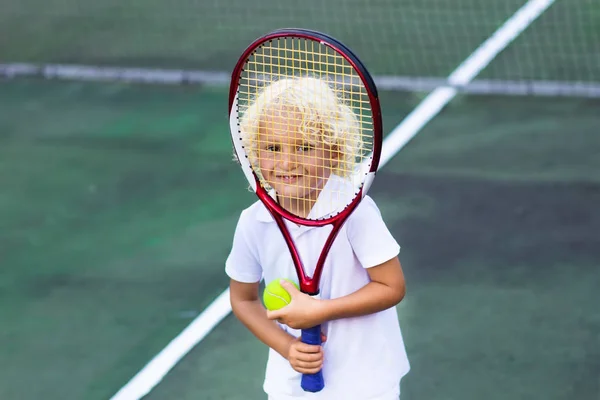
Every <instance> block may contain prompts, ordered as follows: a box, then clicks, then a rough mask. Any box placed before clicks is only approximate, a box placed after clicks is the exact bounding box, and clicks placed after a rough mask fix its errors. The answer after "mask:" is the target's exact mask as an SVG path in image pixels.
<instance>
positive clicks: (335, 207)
mask: <svg viewBox="0 0 600 400" xmlns="http://www.w3.org/2000/svg"><path fill="white" fill-rule="evenodd" d="M356 190H358V189H356V188H352V182H350V181H349V180H348V179H344V178H342V177H340V176H337V175H331V176H330V177H329V179H328V180H327V183H326V184H325V187H323V190H322V191H321V194H320V195H319V198H318V199H317V201H316V203H315V205H314V206H313V209H312V211H311V213H310V214H309V217H311V216H312V215H311V214H313V212H314V211H315V210H321V214H323V215H324V216H325V217H327V218H328V217H332V216H333V215H335V214H337V213H339V212H341V211H342V210H343V209H344V207H346V206H347V205H348V204H350V202H351V201H352V199H353V198H354V195H355V192H356ZM269 195H271V197H273V198H275V191H273V190H271V191H270V192H269ZM329 199H331V200H332V201H329ZM256 219H257V220H258V221H260V222H274V219H273V216H272V215H271V213H270V212H269V210H267V208H266V207H265V205H264V204H262V203H261V204H260V208H259V209H258V212H257V213H256Z"/></svg>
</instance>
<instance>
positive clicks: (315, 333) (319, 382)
mask: <svg viewBox="0 0 600 400" xmlns="http://www.w3.org/2000/svg"><path fill="white" fill-rule="evenodd" d="M302 342H304V343H306V344H316V345H318V346H320V345H321V325H317V326H314V327H312V328H309V329H302ZM300 386H301V387H302V389H304V391H306V392H312V393H315V392H319V391H321V390H322V389H323V388H324V387H325V381H323V371H322V370H321V371H319V372H317V373H316V374H303V375H302V381H301V383H300Z"/></svg>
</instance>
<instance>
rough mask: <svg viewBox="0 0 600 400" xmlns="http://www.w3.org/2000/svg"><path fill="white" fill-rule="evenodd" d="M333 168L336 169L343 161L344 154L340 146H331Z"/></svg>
mask: <svg viewBox="0 0 600 400" xmlns="http://www.w3.org/2000/svg"><path fill="white" fill-rule="evenodd" d="M330 151H331V168H336V167H337V166H338V164H339V163H340V160H341V159H342V152H341V151H340V150H339V146H331V150H330Z"/></svg>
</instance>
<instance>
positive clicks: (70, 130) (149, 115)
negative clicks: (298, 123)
mask: <svg viewBox="0 0 600 400" xmlns="http://www.w3.org/2000/svg"><path fill="white" fill-rule="evenodd" d="M526 4H527V5H528V6H537V10H538V12H537V13H535V14H527V17H526V18H524V19H523V21H524V22H522V24H521V27H524V28H525V29H524V30H523V32H521V33H517V34H516V35H515V38H514V40H510V39H509V40H506V41H505V44H506V48H503V49H498V50H502V51H499V54H497V55H496V56H495V57H493V59H492V61H491V62H490V64H489V65H488V66H487V67H485V68H484V69H483V70H482V71H481V72H480V73H478V74H476V76H475V77H474V79H473V80H470V79H469V81H462V82H460V81H455V80H452V79H450V80H448V79H447V78H448V76H449V75H450V74H451V73H452V72H453V71H454V70H455V68H457V67H458V66H459V65H461V63H463V62H466V61H468V60H471V61H472V60H473V59H474V58H473V57H475V59H476V58H477V57H478V55H477V54H475V55H473V52H474V51H475V50H476V49H477V48H478V47H479V46H480V45H481V44H482V43H484V42H485V41H486V40H487V39H488V38H490V37H491V36H492V35H493V34H494V32H495V31H496V30H497V29H499V28H500V27H502V26H505V25H506V23H507V22H508V21H514V20H515V18H518V17H519V15H521V16H523V14H522V13H521V14H519V10H520V9H521V7H523V6H525V5H526ZM529 10H531V8H530V9H529ZM280 27H302V28H311V29H317V30H321V31H323V32H326V33H328V34H330V35H333V36H334V37H336V38H338V39H339V40H341V41H342V42H344V43H345V44H347V45H348V46H349V47H351V48H352V49H353V50H354V51H355V52H356V53H357V55H358V56H359V57H360V58H361V59H362V60H363V61H364V63H365V64H366V65H367V67H368V68H369V70H370V71H371V72H372V74H373V75H375V78H376V82H377V83H378V86H379V88H380V91H381V102H382V107H383V115H384V125H385V133H386V134H388V133H390V132H392V131H393V130H394V128H396V127H397V126H398V125H399V124H401V123H402V121H404V120H405V118H406V116H407V115H409V113H411V112H412V111H413V110H415V108H416V107H417V106H418V105H419V104H420V103H421V101H422V100H423V99H425V98H426V96H427V95H428V94H429V93H430V92H431V91H433V90H435V89H436V88H439V87H444V86H448V87H449V86H452V87H453V88H454V89H456V90H458V94H457V96H456V97H455V98H454V99H452V100H451V101H450V102H449V104H448V105H447V106H446V107H445V108H444V109H443V110H441V112H439V113H437V112H436V113H433V118H432V119H431V121H429V122H428V123H426V124H422V126H420V127H419V128H418V129H416V133H417V135H416V136H415V138H414V139H413V140H412V141H410V142H409V143H408V145H407V146H406V147H404V148H403V149H402V150H401V151H400V152H399V153H398V155H396V156H395V157H394V158H392V159H391V161H390V162H389V163H388V164H386V165H385V166H384V167H383V168H382V170H381V172H380V173H379V174H378V178H377V180H376V181H375V184H374V186H373V189H372V192H371V193H372V197H373V198H374V199H375V200H376V201H377V203H378V205H379V206H380V208H381V211H382V213H383V215H384V218H385V220H386V222H387V224H388V226H389V228H390V229H391V230H392V232H393V233H394V235H395V236H396V238H397V240H398V241H399V242H400V244H401V245H402V251H401V255H400V256H401V260H402V263H403V266H404V270H405V274H406V279H407V287H408V292H407V296H406V298H405V299H404V300H403V302H402V303H401V304H400V305H399V307H398V313H399V315H400V321H401V325H402V330H403V334H404V339H405V343H406V346H407V351H408V354H409V358H410V361H411V365H412V370H411V372H410V373H409V374H408V375H407V376H406V377H405V379H404V380H403V383H402V399H403V400H404V399H408V400H410V399H412V400H416V399H418V400H422V399H428V400H434V399H440V400H451V399H461V400H465V399H468V400H481V399H493V400H495V399H545V400H550V399H569V400H570V399H578V400H598V399H600V307H599V305H600V292H599V291H598V288H599V287H600V116H599V110H600V4H599V3H598V1H597V0H556V1H552V0H531V1H526V0H484V1H481V0H477V1H476V0H370V1H368V2H366V1H362V0H328V1H322V0H303V1H289V0H253V1H249V0H171V1H168V2H166V1H156V0H145V1H140V0H119V1H117V0H103V1H91V0H45V1H41V0H0V343H1V346H0V398H1V399H7V400H8V399H47V400H53V399H61V400H65V399H74V400H78V399H90V400H96V399H97V400H100V399H109V398H113V399H116V398H119V400H123V399H134V398H139V397H141V396H136V395H132V394H128V395H121V396H115V394H116V393H117V392H119V390H120V389H121V388H122V387H124V386H125V385H126V384H127V383H128V382H129V381H130V379H131V378H132V377H133V376H134V375H136V374H137V373H138V372H140V371H142V370H143V368H144V366H145V365H146V364H147V363H148V362H149V361H150V360H151V359H152V358H153V357H154V356H155V355H156V354H158V353H159V352H161V351H162V350H163V349H164V348H165V346H167V345H168V344H169V342H170V341H171V340H173V339H174V338H176V337H178V335H180V333H181V332H182V331H183V330H184V329H185V328H186V326H188V325H189V324H190V323H192V322H193V321H195V320H196V318H198V317H199V316H201V315H203V312H204V310H205V309H206V308H207V307H208V306H209V305H210V304H211V303H212V302H213V300H214V299H215V298H217V296H219V295H220V294H221V293H222V292H223V290H224V289H226V287H227V284H228V279H227V277H226V276H225V274H224V271H223V269H224V260H225V258H226V256H227V254H228V252H229V249H230V246H231V240H232V235H233V229H234V227H235V224H236V222H237V218H238V216H239V213H240V212H241V210H242V209H243V208H245V207H247V206H248V205H250V204H251V203H252V202H254V201H255V197H254V195H253V194H251V193H249V192H248V191H247V189H246V186H247V185H246V183H245V180H244V177H243V174H242V173H241V171H240V170H239V169H238V167H237V165H236V164H235V163H233V162H232V161H231V148H230V139H229V136H228V135H229V133H228V116H227V85H228V82H229V74H230V72H231V69H232V68H233V66H234V64H235V62H236V60H237V57H238V56H239V55H240V54H241V52H242V51H243V50H244V48H245V47H246V46H247V45H248V44H249V43H250V42H251V41H252V40H254V39H255V38H256V37H258V36H260V35H262V34H264V33H266V32H268V31H269V30H272V29H276V28H280ZM513 33H514V30H513ZM503 47H504V46H503ZM225 313H226V312H225ZM196 321H197V320H196ZM211 329H212V330H211ZM208 330H211V331H210V333H209V334H208V336H206V337H204V338H203V339H202V340H201V341H200V340H198V342H197V343H196V342H193V341H192V342H189V343H188V347H187V349H186V352H187V350H189V353H187V354H186V356H185V357H183V358H182V359H181V360H179V361H178V362H176V363H174V367H173V368H172V369H171V370H170V372H169V373H168V374H167V375H166V376H165V377H164V379H162V380H161V379H160V377H159V378H156V379H154V380H150V381H146V383H147V384H149V388H152V387H153V389H152V390H151V391H150V392H149V394H147V395H146V396H145V397H144V398H145V399H152V400H159V399H161V400H162V399H190V400H191V399H196V400H198V399H203V400H205V399H206V400H208V399H226V400H229V399H231V400H237V399H239V400H242V399H244V400H253V399H264V398H265V395H264V394H263V393H262V389H261V387H262V379H263V373H264V363H265V361H266V348H265V347H264V346H263V345H262V344H260V343H259V342H258V341H257V340H256V339H255V338H254V337H252V336H251V334H249V333H248V332H247V331H246V330H245V329H244V328H243V327H242V326H241V324H240V323H239V322H237V320H236V319H235V318H234V317H233V316H231V315H228V316H227V317H225V319H224V320H223V321H222V322H221V323H220V324H218V325H216V326H215V325H214V324H213V325H210V326H208ZM155 384H156V386H154V385H155ZM113 396H114V397H113Z"/></svg>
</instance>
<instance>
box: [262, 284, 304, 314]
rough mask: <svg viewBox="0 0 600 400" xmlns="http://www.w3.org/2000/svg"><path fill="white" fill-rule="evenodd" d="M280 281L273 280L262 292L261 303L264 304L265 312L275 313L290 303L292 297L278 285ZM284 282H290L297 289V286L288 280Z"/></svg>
mask: <svg viewBox="0 0 600 400" xmlns="http://www.w3.org/2000/svg"><path fill="white" fill-rule="evenodd" d="M280 280H281V279H275V280H273V281H271V282H270V283H269V284H268V285H267V286H266V287H265V291H264V292H263V302H264V303H265V307H266V308H267V310H270V311H275V310H279V309H280V308H283V307H285V306H287V305H288V304H290V301H292V297H291V296H290V294H289V293H288V292H287V291H286V290H285V289H284V288H283V286H281V283H279V281H280ZM286 281H288V282H291V283H292V284H294V286H296V288H298V284H297V283H296V282H294V281H292V280H290V279H286Z"/></svg>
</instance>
